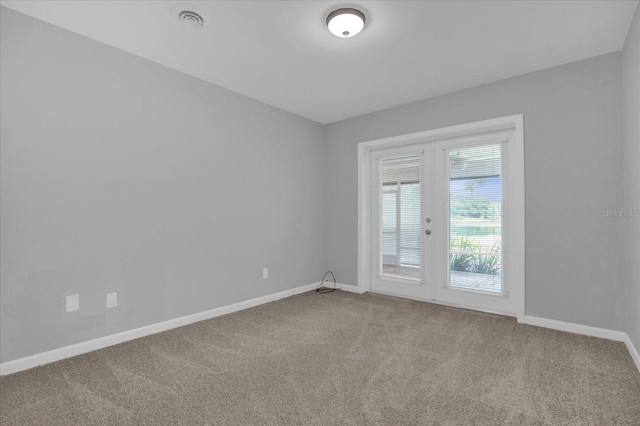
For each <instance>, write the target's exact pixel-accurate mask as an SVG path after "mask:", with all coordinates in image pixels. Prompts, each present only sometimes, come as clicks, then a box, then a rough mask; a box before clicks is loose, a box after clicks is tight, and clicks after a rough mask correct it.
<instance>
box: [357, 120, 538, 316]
mask: <svg viewBox="0 0 640 426" xmlns="http://www.w3.org/2000/svg"><path fill="white" fill-rule="evenodd" d="M499 130H513V131H515V141H514V143H513V145H511V147H510V149H513V150H515V155H514V158H516V164H519V165H520V167H516V168H515V169H516V173H514V175H513V176H511V177H510V178H511V179H512V183H513V188H514V192H515V193H516V194H520V195H521V197H518V198H517V199H515V200H514V203H513V210H512V212H511V214H512V215H513V216H512V217H513V221H514V222H513V224H514V226H513V229H510V230H509V232H510V234H511V236H512V237H513V240H512V241H514V242H516V244H514V245H513V246H512V247H511V252H510V254H509V265H510V268H509V269H510V279H511V280H512V282H514V283H515V282H518V283H522V285H521V286H517V287H518V290H517V291H515V292H514V294H512V295H511V296H510V297H514V298H515V299H516V300H517V302H516V305H517V307H518V308H517V312H516V317H517V319H518V322H523V321H524V315H525V261H524V255H525V253H524V251H525V244H524V237H525V235H524V233H525V232H524V223H525V222H524V214H525V211H524V116H523V115H522V114H518V115H512V116H508V117H501V118H495V119H491V120H484V121H476V122H474V123H468V124H461V125H457V126H451V127H444V128H441V129H435V130H427V131H424V132H418V133H411V134H407V135H401V136H392V137H389V138H383V139H376V140H372V141H368V142H361V143H359V144H358V292H359V293H364V292H366V291H369V290H370V287H371V184H372V182H371V151H374V150H377V149H382V148H392V147H398V146H403V145H411V144H416V143H424V142H434V141H440V140H443V139H449V138H458V137H463V136H473V135H478V134H482V133H488V132H495V131H499Z"/></svg>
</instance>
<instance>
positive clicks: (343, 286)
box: [336, 283, 366, 294]
mask: <svg viewBox="0 0 640 426" xmlns="http://www.w3.org/2000/svg"><path fill="white" fill-rule="evenodd" d="M336 288H339V289H340V290H342V291H348V292H349V293H356V294H363V293H366V292H365V291H363V290H361V289H360V288H359V287H357V286H355V285H349V284H340V283H336Z"/></svg>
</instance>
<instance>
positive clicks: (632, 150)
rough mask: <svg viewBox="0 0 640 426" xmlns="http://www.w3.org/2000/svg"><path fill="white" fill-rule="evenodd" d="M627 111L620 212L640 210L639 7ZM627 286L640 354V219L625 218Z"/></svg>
mask: <svg viewBox="0 0 640 426" xmlns="http://www.w3.org/2000/svg"><path fill="white" fill-rule="evenodd" d="M622 84H623V98H622V99H623V109H624V118H623V121H624V127H623V134H624V147H623V152H624V167H623V170H624V188H625V192H624V201H623V203H622V205H621V207H620V208H621V209H628V210H634V209H640V6H638V7H636V13H635V16H634V18H633V22H632V24H631V29H630V30H629V34H628V35H627V40H626V42H625V44H624V50H623V52H622ZM622 220H623V224H624V231H623V235H624V236H625V245H624V246H625V247H626V250H625V284H626V287H627V288H626V294H627V295H628V296H627V301H628V306H627V312H628V324H627V328H626V331H627V333H628V334H629V336H630V337H631V340H632V341H633V344H634V345H635V347H636V348H637V349H638V350H640V217H637V216H636V217H623V218H622Z"/></svg>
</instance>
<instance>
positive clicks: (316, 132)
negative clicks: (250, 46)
mask: <svg viewBox="0 0 640 426" xmlns="http://www.w3.org/2000/svg"><path fill="white" fill-rule="evenodd" d="M1 11H2V12H1V34H0V35H1V43H2V44H1V48H0V51H1V57H0V63H1V69H0V73H1V74H0V75H1V87H0V89H1V93H2V97H1V105H0V108H1V114H2V115H1V117H0V119H1V121H2V133H1V135H0V140H1V144H0V149H1V167H0V169H1V186H0V197H1V201H2V202H1V212H0V218H1V221H0V226H1V228H0V232H1V234H2V239H1V241H2V246H1V247H0V249H1V257H0V271H1V276H0V282H1V287H0V290H1V293H0V298H1V305H0V306H1V308H0V316H1V321H0V323H1V333H0V335H1V341H0V347H1V354H0V359H1V361H2V362H5V361H9V360H13V359H16V358H19V357H24V356H27V355H31V354H35V353H38V352H42V351H46V350H50V349H54V348H57V347H62V346H66V345H69V344H73V343H76V342H81V341H85V340H88V339H92V338H96V337H100V336H105V335H109V334H113V333H116V332H119V331H123V330H127V329H132V328H136V327H140V326H144V325H147V324H152V323H156V322H159V321H163V320H168V319H172V318H176V317H180V316H183V315H186V314H191V313H196V312H201V311H204V310H208V309H212V308H215V307H218V306H223V305H227V304H231V303H234V302H238V301H242V300H247V299H251V298H254V297H259V296H262V295H266V294H271V293H275V292H277V291H281V290H286V289H290V288H294V287H297V286H300V285H304V284H309V283H312V282H317V281H319V280H320V278H321V277H322V273H323V272H324V268H325V264H326V263H325V259H324V248H323V247H324V242H323V238H324V230H325V228H324V227H325V220H324V210H323V208H324V194H325V169H324V164H325V149H324V127H323V126H322V125H320V124H317V123H314V122H312V121H309V120H306V119H303V118H300V117H298V116H295V115H292V114H289V113H287V112H284V111H282V110H279V109H276V108H273V107H271V106H268V105H265V104H262V103H259V102H257V101H254V100H251V99H249V98H247V97H243V96H240V95H238V94H235V93H233V92H230V91H227V90H224V89H222V88H219V87H216V86H213V85H211V84H208V83H205V82H203V81H201V80H198V79H195V78H192V77H189V76H187V75H184V74H181V73H179V72H176V71H173V70H171V69H168V68H165V67H162V66H160V65H157V64H154V63H152V62H149V61H147V60H144V59H141V58H139V57H136V56H133V55H130V54H127V53H125V52H122V51H119V50H117V49H114V48H111V47H108V46H106V45H103V44H100V43H97V42H95V41H92V40H89V39H87V38H84V37H82V36H79V35H77V34H74V33H71V32H68V31H65V30H62V29H60V28H58V27H54V26H52V25H49V24H46V23H43V22H41V21H38V20H36V19H33V18H31V17H27V16H25V15H21V14H19V13H17V12H14V11H11V10H9V9H6V8H2V9H1ZM263 267H268V268H269V279H268V280H262V268H263ZM109 292H118V297H119V307H118V308H116V309H109V310H106V309H105V295H106V293H109ZM75 293H79V294H80V311H79V312H75V313H65V296H66V295H69V294H75Z"/></svg>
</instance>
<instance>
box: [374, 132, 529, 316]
mask: <svg viewBox="0 0 640 426" xmlns="http://www.w3.org/2000/svg"><path fill="white" fill-rule="evenodd" d="M514 140H515V132H514V131H513V130H507V131H497V132H491V133H484V134H481V135H472V136H465V137H458V138H449V139H444V140H436V141H425V142H421V143H412V144H410V145H406V146H399V147H393V148H385V149H377V150H372V151H371V156H370V161H371V164H370V170H371V196H370V200H371V271H370V276H371V283H370V289H371V291H374V292H379V293H384V294H390V295H396V296H401V297H408V298H413V299H420V300H430V301H436V302H441V303H445V304H450V305H454V306H461V307H468V308H472V309H479V310H484V311H490V312H498V313H503V314H508V315H516V314H517V313H518V308H519V306H518V302H519V301H518V300H517V299H518V298H516V297H514V294H519V293H518V291H521V290H522V289H520V288H517V289H516V292H515V293H514V292H513V291H512V290H513V289H514V288H515V287H517V286H518V284H519V283H517V282H512V281H514V280H511V279H510V278H509V277H510V274H509V268H511V267H512V265H511V264H510V253H511V251H512V250H511V248H512V247H511V244H512V242H513V241H512V239H513V236H512V235H511V230H512V229H513V228H514V227H517V226H520V224H519V223H518V222H517V221H514V220H512V219H513V218H512V213H513V212H512V210H513V209H512V207H511V205H512V198H513V195H514V194H513V192H514V190H513V188H514V186H513V183H512V179H511V175H512V174H513V172H514V167H515V166H516V164H517V161H516V158H515V157H514V155H513V153H512V152H510V148H511V145H512V144H513V141H514ZM513 234H514V235H516V234H517V232H514V233H513ZM520 284H523V283H520Z"/></svg>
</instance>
